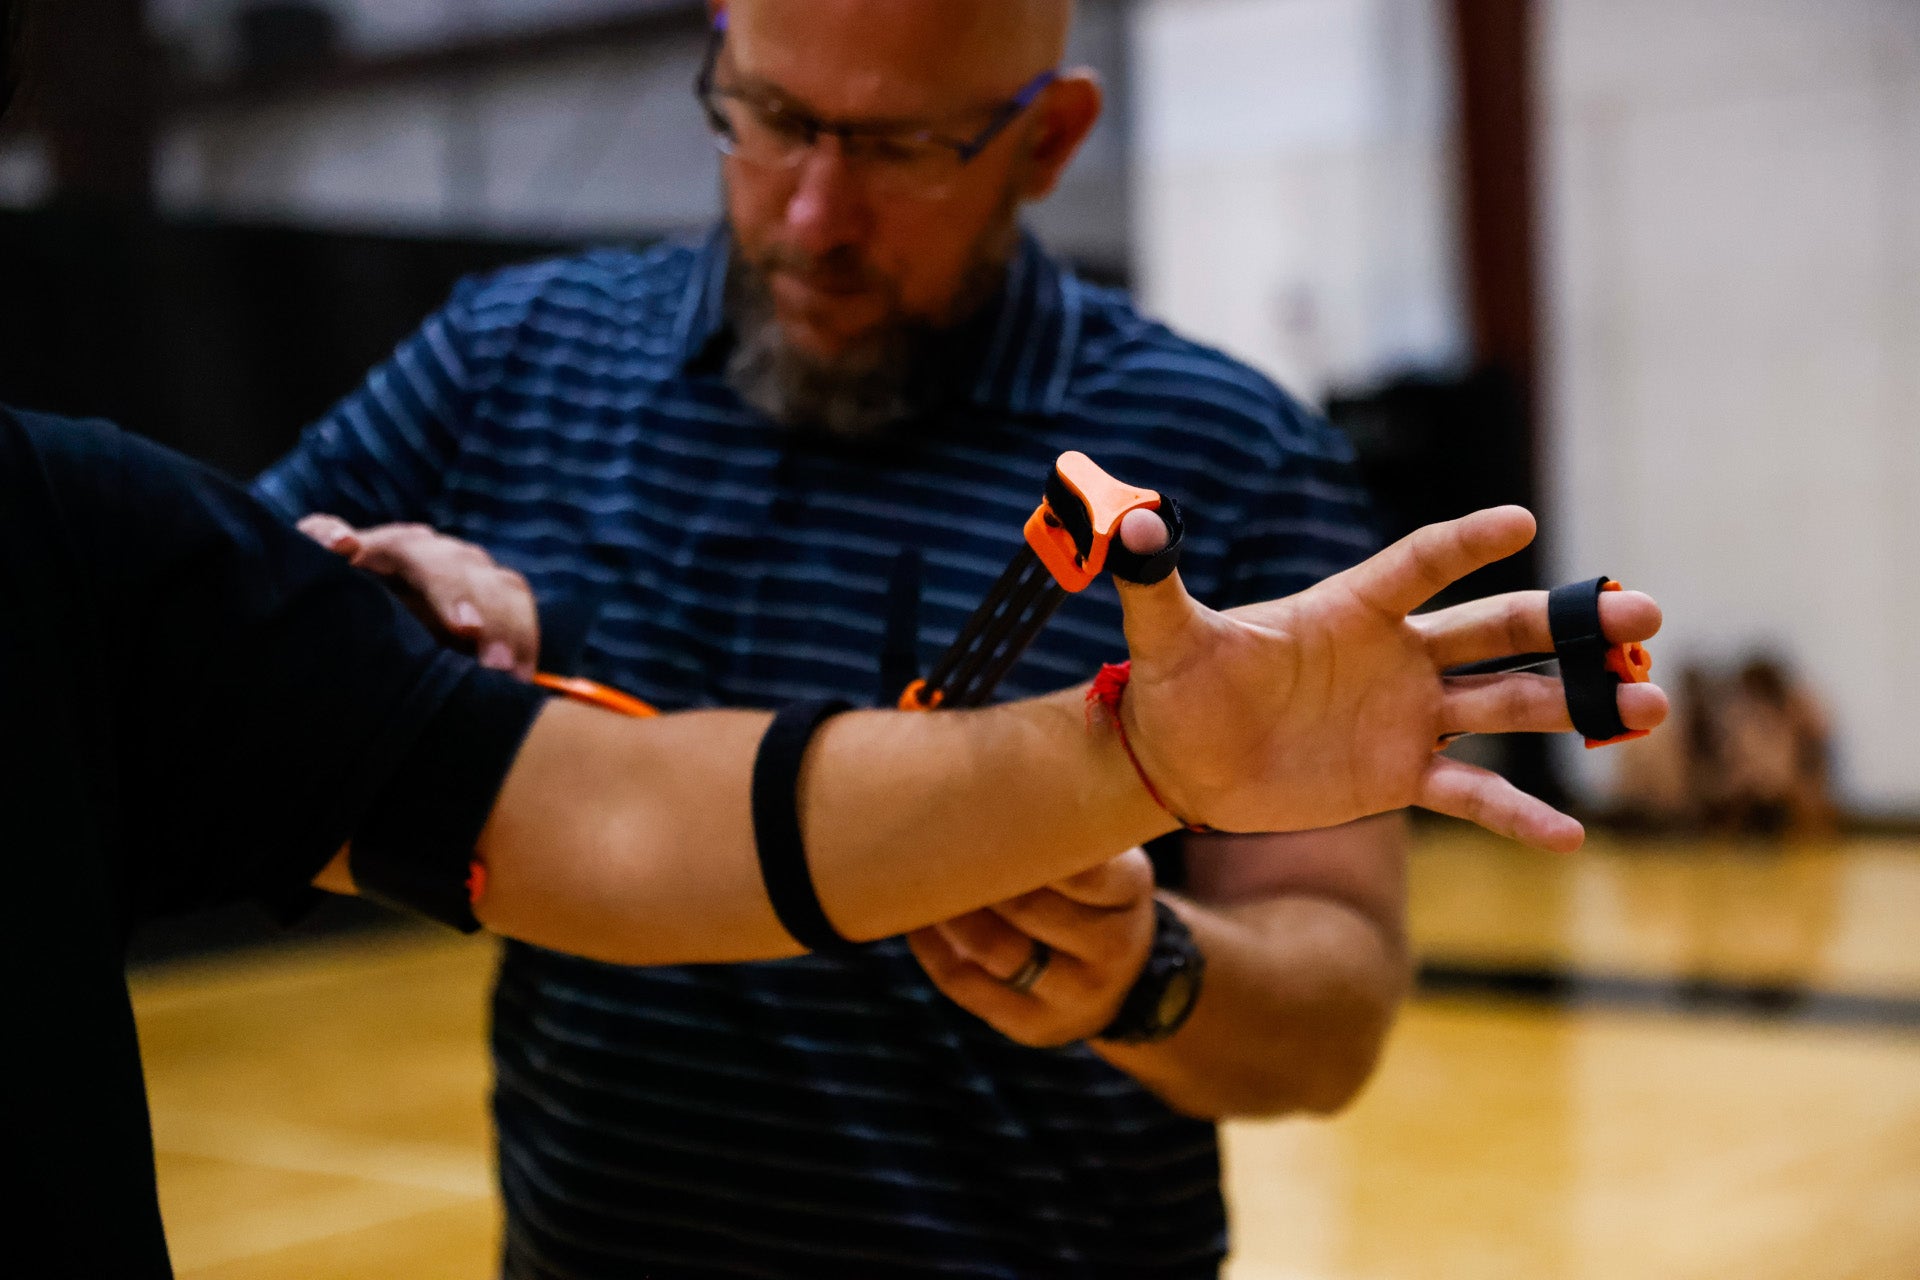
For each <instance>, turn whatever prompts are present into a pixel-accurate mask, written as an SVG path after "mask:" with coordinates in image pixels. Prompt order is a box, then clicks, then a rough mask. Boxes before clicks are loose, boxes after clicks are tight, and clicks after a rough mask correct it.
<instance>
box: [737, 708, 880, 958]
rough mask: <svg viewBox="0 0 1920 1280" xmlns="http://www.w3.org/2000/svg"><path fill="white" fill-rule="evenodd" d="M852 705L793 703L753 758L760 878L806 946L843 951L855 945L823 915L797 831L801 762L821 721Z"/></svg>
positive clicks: (795, 935) (784, 923)
mask: <svg viewBox="0 0 1920 1280" xmlns="http://www.w3.org/2000/svg"><path fill="white" fill-rule="evenodd" d="M847 710H851V707H850V706H849V704H847V703H845V702H796V703H794V704H793V705H792V706H790V707H786V708H784V709H782V710H781V711H780V713H779V714H778V715H776V716H774V718H773V723H772V724H771V725H769V726H768V727H767V734H766V736H765V737H764V738H762V739H760V751H759V754H758V755H756V756H755V757H754V760H753V839H754V844H755V846H756V847H757V848H758V850H759V853H760V879H761V881H762V883H764V884H765V886H766V890H767V899H768V901H770V902H771V903H772V904H773V913H774V914H775V915H776V916H778V917H780V924H781V925H782V927H784V928H785V929H786V931H787V932H788V933H790V934H792V935H793V940H794V941H795V942H798V943H799V944H800V945H801V946H803V947H805V948H806V949H807V950H809V951H826V952H834V951H845V950H848V949H850V948H852V947H853V946H854V945H855V944H854V943H853V941H852V940H850V939H848V938H846V937H844V936H842V934H841V933H840V931H839V930H838V929H836V928H834V927H833V921H831V920H829V919H827V913H826V911H825V910H823V909H822V908H821V906H820V896H819V894H817V893H815V892H814V888H813V873H812V872H811V871H809V870H808V868H807V849H806V844H805V842H804V841H803V840H802V839H801V836H800V765H801V762H802V761H803V760H805V759H806V755H807V744H808V743H810V742H812V741H813V735H814V734H815V733H816V732H818V731H819V729H820V726H821V725H823V724H825V723H826V722H827V721H829V720H831V719H832V718H833V717H835V716H837V715H839V714H840V713H841V712H843V711H847Z"/></svg>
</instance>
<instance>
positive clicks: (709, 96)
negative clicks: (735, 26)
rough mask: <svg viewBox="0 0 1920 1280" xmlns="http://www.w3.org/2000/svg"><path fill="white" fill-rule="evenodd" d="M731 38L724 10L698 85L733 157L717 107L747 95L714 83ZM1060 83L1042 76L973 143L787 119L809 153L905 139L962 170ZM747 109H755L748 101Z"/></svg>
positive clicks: (997, 111)
mask: <svg viewBox="0 0 1920 1280" xmlns="http://www.w3.org/2000/svg"><path fill="white" fill-rule="evenodd" d="M726 39H727V15H726V12H725V11H724V10H722V11H721V12H720V14H719V15H718V16H717V17H715V19H714V22H713V29H712V33H711V34H710V36H709V37H708V40H707V52H706V56H705V57H704V58H702V59H701V63H700V74H699V76H698V77H697V78H696V79H695V81H694V93H695V95H696V96H697V97H698V98H699V100H700V109H701V110H702V111H703V112H705V113H706V117H707V127H708V128H710V129H712V130H713V133H714V140H715V143H716V145H719V146H720V149H721V150H722V151H724V152H727V154H732V152H731V151H729V150H728V148H727V146H726V145H724V141H730V140H731V139H732V137H733V126H732V125H731V124H730V123H729V122H728V120H727V118H726V115H725V113H723V112H722V111H721V110H720V108H719V107H718V106H716V105H715V99H718V98H731V99H733V100H734V101H737V102H748V99H747V96H746V95H744V94H741V93H738V92H735V91H733V90H728V89H722V88H720V87H719V86H718V85H717V84H715V83H714V73H715V72H716V71H717V70H718V68H719V65H720V51H721V49H722V48H723V47H724V46H725V44H726ZM1059 79H1060V72H1059V71H1058V70H1057V69H1056V70H1048V71H1043V72H1041V73H1040V74H1039V75H1037V76H1035V77H1034V78H1033V79H1031V80H1029V81H1027V83H1026V84H1024V85H1022V86H1021V88H1020V91H1019V92H1018V93H1016V94H1014V95H1013V97H1011V98H1009V99H1007V100H1006V101H1005V102H1003V103H1001V104H1000V105H999V106H998V107H996V108H994V109H993V117H992V119H990V120H989V121H988V122H987V125H986V127H985V128H983V129H981V130H980V132H978V133H976V134H974V135H973V137H971V138H955V137H951V136H948V135H945V134H942V133H940V132H939V131H938V130H937V129H934V128H925V129H914V128H913V127H911V126H905V127H902V126H897V125H873V124H859V123H854V124H844V123H836V122H834V121H831V120H822V119H820V118H819V117H818V116H813V115H809V114H807V113H806V112H804V111H795V110H792V109H790V108H782V114H783V115H785V116H786V117H787V118H788V119H789V120H790V121H791V122H792V123H793V124H794V125H795V126H796V127H797V129H798V131H799V132H800V134H801V135H802V136H803V137H804V138H805V139H806V143H807V149H808V150H811V149H812V148H813V147H814V146H816V145H818V143H819V141H820V139H821V138H822V137H823V136H826V137H835V138H839V139H840V140H841V141H843V142H850V141H853V140H855V139H858V138H873V137H884V136H889V135H893V136H900V137H904V138H905V139H907V140H909V141H912V142H918V143H931V144H935V145H938V146H942V147H946V148H948V149H950V150H951V151H952V152H953V153H954V154H955V156H957V157H958V158H959V161H960V163H961V165H962V166H965V165H968V164H971V163H972V162H973V161H974V159H975V158H976V157H978V156H979V155H980V153H981V152H983V151H985V150H986V149H987V148H988V147H989V146H992V145H993V140H994V139H995V138H997V137H999V136H1000V135H1001V134H1002V133H1004V132H1006V130H1007V127H1008V126H1009V125H1011V124H1012V123H1013V122H1014V121H1015V120H1017V119H1019V118H1020V115H1021V113H1022V112H1024V111H1025V110H1026V109H1027V108H1028V107H1030V106H1032V105H1033V104H1034V103H1035V102H1036V101H1038V100H1039V97H1040V95H1041V94H1042V93H1044V92H1046V91H1047V89H1048V88H1050V87H1051V86H1052V85H1053V84H1054V83H1055V82H1057V81H1058V80H1059ZM748 105H753V104H751V103H750V102H748Z"/></svg>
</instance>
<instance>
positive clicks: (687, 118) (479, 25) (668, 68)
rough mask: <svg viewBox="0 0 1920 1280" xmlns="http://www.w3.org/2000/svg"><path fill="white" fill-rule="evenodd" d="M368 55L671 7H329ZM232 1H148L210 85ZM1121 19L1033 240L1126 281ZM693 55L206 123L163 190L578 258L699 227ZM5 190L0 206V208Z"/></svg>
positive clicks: (704, 137) (584, 65)
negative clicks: (1102, 109)
mask: <svg viewBox="0 0 1920 1280" xmlns="http://www.w3.org/2000/svg"><path fill="white" fill-rule="evenodd" d="M333 7H334V8H335V9H336V10H337V11H338V12H340V14H341V15H342V21H343V33H344V36H345V38H346V40H347V43H348V44H349V46H350V47H352V48H354V49H355V50H357V51H360V52H363V53H377V52H381V51H390V50H393V49H396V48H401V47H406V46H409V45H422V44H433V43H437V42H440V41H444V40H446V39H449V38H451V37H455V36H458V35H461V34H470V33H471V32H472V31H474V30H480V29H487V30H492V29H499V28H511V27H514V26H525V25H528V24H531V23H534V22H537V21H564V20H573V19H578V18H580V17H582V16H587V15H590V14H595V13H599V14H604V13H609V12H625V13H632V12H637V11H644V10H647V9H662V8H684V7H685V3H684V0H377V2H376V0H350V2H349V0H335V3H334V5H333ZM232 8H233V3H232V0H160V3H158V4H157V5H156V8H155V11H154V15H153V20H154V22H155V24H156V26H157V27H158V29H159V30H160V31H162V32H163V33H165V34H166V36H167V37H168V38H169V39H170V40H172V41H174V42H175V43H176V44H179V45H180V46H181V47H183V48H186V49H189V50H191V51H192V52H193V55H194V58H195V60H196V61H197V62H198V63H199V64H200V65H202V66H203V67H207V68H216V67H218V66H219V65H220V64H221V63H222V61H223V60H224V59H225V57H226V56H227V53H228V50H227V48H226V45H227V36H226V34H225V32H226V30H227V18H228V16H229V15H230V13H231V10H232ZM1126 38H1127V29H1126V23H1125V20H1124V17H1123V9H1122V5H1121V4H1120V3H1119V0H1086V2H1084V3H1083V4H1082V5H1081V12H1080V21H1079V24H1078V27H1077V28H1076V30H1075V32H1074V39H1073V44H1072V47H1071V49H1070V50H1069V54H1068V59H1069V62H1070V63H1072V64H1074V65H1080V64H1085V65H1091V66H1093V67H1094V68H1095V69H1097V70H1099V71H1101V72H1102V73H1103V75H1104V77H1105V79H1106V81H1107V87H1108V93H1109V98H1110V108H1111V109H1110V111H1109V115H1108V118H1107V120H1105V121H1104V122H1103V123H1102V124H1101V126H1100V127H1099V128H1098V129H1097V130H1096V131H1095V132H1094V134H1093V136H1092V137H1091V138H1089V139H1088V142H1087V146H1086V148H1085V149H1084V150H1083V152H1082V154H1081V156H1080V157H1079V159H1078V160H1077V161H1076V162H1075V164H1074V166H1073V168H1072V169H1071V170H1069V172H1068V174H1067V176H1066V178H1065V180H1064V181H1063V182H1062V183H1061V186H1060V189H1059V190H1058V191H1057V192H1056V193H1055V194H1054V196H1053V198H1052V199H1051V200H1049V201H1048V202H1047V203H1046V204H1045V205H1043V206H1041V207H1039V208H1038V209H1037V210H1035V212H1034V216H1033V221H1034V224H1035V225H1036V226H1037V227H1038V228H1039V229H1040V231H1041V233H1042V234H1043V235H1044V236H1045V237H1046V239H1047V240H1048V242H1049V243H1051V244H1052V245H1054V246H1055V247H1056V248H1057V249H1059V250H1060V251H1061V252H1064V253H1068V254H1071V255H1074V256H1077V257H1080V258H1083V259H1089V260H1093V261H1096V262H1099V263H1102V264H1116V265H1118V264H1124V263H1125V262H1126V260H1127V253H1128V248H1129V244H1130V231H1129V219H1128V187H1127V177H1126V170H1127V164H1128V162H1129V159H1130V157H1129V151H1128V146H1127V141H1126V136H1125V130H1124V127H1123V126H1124V122H1125V119H1126V116H1127V114H1128V111H1129V106H1128V101H1127V84H1128V77H1127V71H1126V57H1127V51H1126ZM704 47H705V40H704V37H701V36H697V35H689V36H686V37H675V38H669V39H662V40H660V41H659V42H657V43H655V44H653V45H651V46H649V47H647V48H645V49H632V50H619V51H608V52H604V53H592V54H582V55H580V56H578V57H572V58H567V59H564V60H549V61H543V62H541V63H539V64H536V65H534V66H531V67H528V68H527V69H525V70H517V71H508V72H500V73H495V74H490V75H487V76H484V77H475V78H470V79H467V80H465V81H462V82H459V83H454V82H450V81H445V80H441V81H427V82H423V83H420V84H418V85H411V86H407V87H403V88H390V89H381V90H377V91H370V92H365V93H359V94H353V95H329V96H326V97H323V98H319V99H316V100H314V101H311V102H304V103H296V104H289V105H285V106H279V107H275V108H272V109H269V110H266V111H246V112H233V111H210V112H203V113H200V114H198V115H196V116H194V117H190V118H187V119H184V120H180V121H176V122H175V123H174V124H173V125H172V126H171V127H170V128H169V129H168V130H167V131H166V132H165V134H164V136H163V139H162V143H161V154H160V163H159V165H158V184H159V187H160V193H161V199H162V202H163V203H164V205H165V206H166V207H167V208H168V209H170V210H172V211H175V212H191V213H206V214H217V215H222V216H229V217H240V218H268V219H275V220H283V221H293V222H299V223H308V224H313V223H320V224H330V225H344V226H357V227H369V226H371V227H384V228H399V229H413V230H423V231H426V230H454V231H462V232H477V233H494V234H508V235H526V234H539V235H545V236H556V237H562V238H575V239H590V238H593V237H596V236H603V235H605V236H618V235H622V234H628V233H633V232H652V231H660V230H670V229H674V228H680V227H688V226H694V225H698V224H702V223H705V222H707V221H708V220H710V219H712V218H713V217H715V216H717V214H718V212H719V188H718V172H717V163H716V161H715V158H714V153H713V147H712V143H711V142H710V140H709V137H708V134H707V129H706V125H705V123H704V121H703V120H702V118H701V116H700V112H699V109H698V107H697V106H696V104H695V102H694V100H693V80H694V73H695V71H696V70H697V68H698V66H699V62H700V56H701V53H702V51H703V50H704ZM4 198H5V187H4V186H0V199H4Z"/></svg>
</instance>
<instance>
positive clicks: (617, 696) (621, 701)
mask: <svg viewBox="0 0 1920 1280" xmlns="http://www.w3.org/2000/svg"><path fill="white" fill-rule="evenodd" d="M533 682H534V683H535V684H537V685H539V686H540V687H541V688H542V689H551V690H553V691H554V692H555V693H560V694H565V695H566V696H567V697H569V698H572V699H573V700H574V701H575V702H584V703H586V704H588V705H589V706H594V707H599V708H601V709H602V710H604V711H614V712H618V713H619V714H620V715H623V716H632V717H634V718H635V719H636V720H645V719H648V718H650V717H652V716H657V715H659V714H660V712H659V711H658V710H656V709H655V708H654V707H651V706H649V705H648V704H646V703H644V702H642V701H640V699H638V698H636V697H634V696H633V695H632V694H630V693H622V692H620V691H619V690H618V689H611V688H608V687H607V686H606V685H604V684H597V683H595V682H594V681H592V680H581V679H578V678H576V677H574V676H550V675H548V674H547V673H546V672H544V671H542V672H541V673H540V674H539V675H536V676H535V677H534V678H533Z"/></svg>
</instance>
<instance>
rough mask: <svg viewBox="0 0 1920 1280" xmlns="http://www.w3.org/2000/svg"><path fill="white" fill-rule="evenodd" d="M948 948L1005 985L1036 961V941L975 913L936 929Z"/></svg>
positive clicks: (993, 918) (995, 918) (992, 917)
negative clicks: (1034, 943)
mask: <svg viewBox="0 0 1920 1280" xmlns="http://www.w3.org/2000/svg"><path fill="white" fill-rule="evenodd" d="M934 928H935V929H937V930H938V931H939V933H940V936H941V937H943V938H945V939H946V940H947V945H948V946H950V947H952V948H953V949H954V950H955V951H957V952H959V953H960V955H962V956H964V957H965V958H966V959H968V960H971V961H972V962H973V963H974V964H977V965H979V966H980V967H981V968H982V969H985V970H986V971H987V972H988V973H990V974H992V975H993V976H994V977H995V978H997V979H999V980H1000V981H1001V982H1006V981H1008V980H1009V979H1011V978H1012V977H1013V976H1014V975H1015V974H1017V973H1019V972H1020V970H1021V969H1022V968H1024V967H1025V966H1026V964H1027V962H1028V961H1029V960H1031V959H1032V958H1033V939H1032V938H1030V937H1028V936H1027V935H1026V934H1024V933H1022V932H1020V931H1019V930H1018V929H1016V928H1014V927H1013V926H1012V925H1010V924H1008V923H1007V922H1006V921H1005V920H1002V919H1001V918H1000V917H999V916H996V915H994V914H993V913H992V912H991V911H974V912H970V913H968V914H967V915H964V916H960V917H958V918H956V919H953V920H946V921H943V922H941V923H940V924H937V925H935V926H934Z"/></svg>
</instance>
